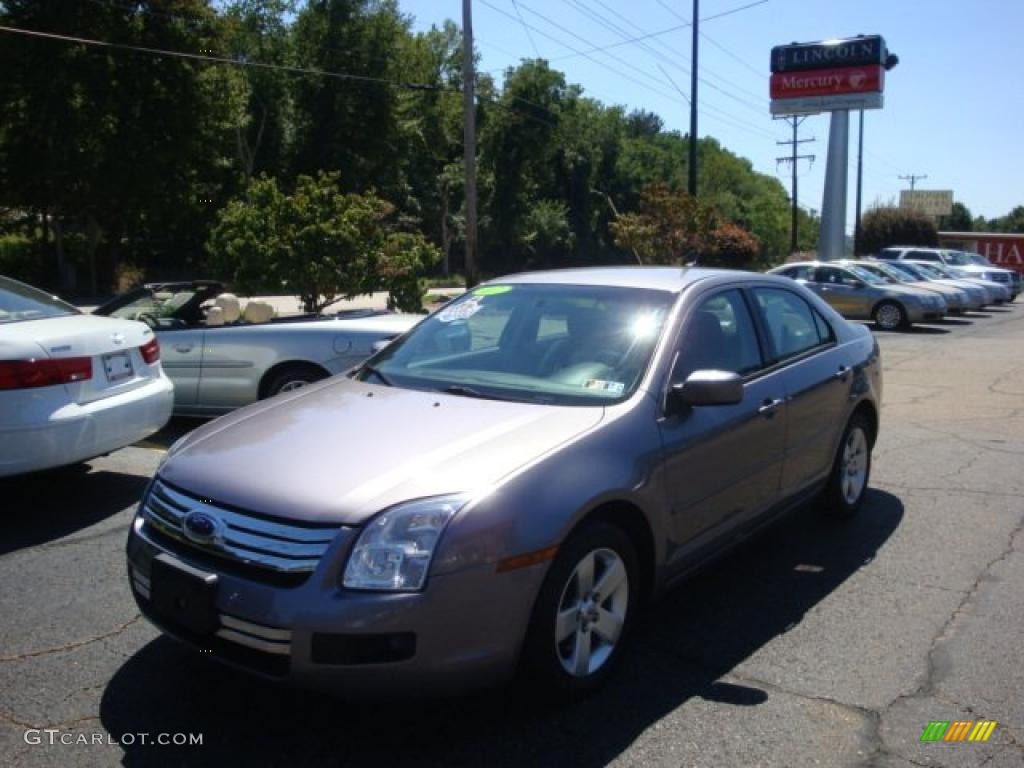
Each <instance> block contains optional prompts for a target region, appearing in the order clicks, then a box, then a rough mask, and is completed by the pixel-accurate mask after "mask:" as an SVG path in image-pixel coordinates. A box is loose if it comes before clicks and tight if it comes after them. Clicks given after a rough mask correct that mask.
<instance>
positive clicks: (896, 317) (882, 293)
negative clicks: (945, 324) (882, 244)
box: [770, 261, 947, 331]
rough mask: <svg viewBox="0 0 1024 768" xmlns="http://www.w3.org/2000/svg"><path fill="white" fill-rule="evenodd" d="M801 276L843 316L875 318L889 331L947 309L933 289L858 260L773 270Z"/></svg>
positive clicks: (938, 315) (799, 278)
mask: <svg viewBox="0 0 1024 768" xmlns="http://www.w3.org/2000/svg"><path fill="white" fill-rule="evenodd" d="M770 272H771V273H772V274H776V275H784V276H786V277H790V278H792V279H794V280H797V281H799V282H801V283H803V284H804V285H806V286H807V287H808V288H810V289H811V290H812V291H814V292H815V293H816V294H818V295H819V296H821V298H823V299H824V300H825V301H827V302H828V303H829V305H831V307H832V308H833V309H834V310H836V311H837V312H838V313H839V314H841V315H842V316H843V317H845V318H848V319H850V320H874V321H875V325H877V326H878V327H879V328H881V329H882V330H885V331H891V330H895V329H897V328H906V327H908V326H910V325H911V324H913V323H919V322H921V321H923V320H937V319H939V318H941V317H942V316H943V315H944V314H946V311H947V305H946V302H945V300H944V299H943V298H942V297H940V296H936V295H935V294H934V293H932V292H930V291H922V290H920V289H917V288H914V287H912V286H907V285H900V284H896V283H894V282H893V281H887V280H885V279H883V278H880V277H879V276H878V275H876V274H874V273H873V272H869V271H866V270H863V269H861V268H860V267H859V266H857V265H856V264H850V263H842V264H840V263H836V262H826V261H803V262H795V263H790V264H785V265H783V266H781V267H776V268H775V269H772V270H770Z"/></svg>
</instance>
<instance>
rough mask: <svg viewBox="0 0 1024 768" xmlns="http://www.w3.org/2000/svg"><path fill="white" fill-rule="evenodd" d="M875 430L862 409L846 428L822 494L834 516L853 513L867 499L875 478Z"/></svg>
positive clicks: (858, 509) (825, 504) (826, 508)
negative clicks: (870, 485)
mask: <svg viewBox="0 0 1024 768" xmlns="http://www.w3.org/2000/svg"><path fill="white" fill-rule="evenodd" d="M871 431H872V430H871V423H870V422H869V421H868V419H867V417H866V416H864V415H863V414H860V413H855V414H854V415H853V416H852V417H851V418H850V421H849V422H848V423H847V424H846V429H845V430H843V439H842V440H840V441H839V448H838V450H837V451H836V457H835V460H834V461H833V463H832V475H831V476H830V477H829V481H828V485H827V486H826V487H825V491H824V492H823V494H822V498H821V501H822V505H823V507H824V509H825V511H826V513H827V514H828V515H829V516H830V517H835V518H840V519H842V518H848V517H853V516H854V515H856V514H857V512H858V511H860V508H861V506H862V505H863V503H864V497H865V496H866V495H867V490H868V482H869V481H870V480H871V448H872V443H871V441H872V436H871Z"/></svg>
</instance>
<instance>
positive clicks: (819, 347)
mask: <svg viewBox="0 0 1024 768" xmlns="http://www.w3.org/2000/svg"><path fill="white" fill-rule="evenodd" d="M752 294H753V296H754V302H753V303H754V306H755V307H756V311H757V312H758V314H759V317H760V319H761V321H762V323H763V324H764V328H765V330H766V335H767V337H768V340H767V341H768V345H769V347H770V349H769V352H768V357H769V360H768V362H769V364H771V365H774V366H776V368H777V370H778V371H779V372H780V374H781V375H782V378H783V382H784V385H785V392H786V399H787V434H786V452H785V457H784V458H783V466H782V482H781V495H782V496H783V497H786V496H791V495H793V494H794V493H797V492H799V491H801V490H803V489H804V488H806V487H807V486H808V485H810V484H811V483H813V482H814V481H816V480H818V479H820V478H821V477H822V476H823V475H824V474H826V473H827V472H828V471H829V469H830V468H831V466H832V460H833V451H834V448H835V441H836V440H837V438H838V433H839V431H840V430H842V429H843V427H844V424H843V423H842V420H843V418H844V416H845V414H846V410H847V407H848V403H849V397H850V392H851V387H852V381H853V372H852V366H853V360H852V359H851V355H850V353H849V352H848V351H847V350H845V349H844V348H843V347H841V346H839V344H838V343H837V340H836V333H835V331H834V329H833V328H832V327H831V325H830V324H829V322H828V320H826V319H825V317H824V316H823V315H822V314H821V313H819V312H818V311H817V310H816V309H814V308H813V307H812V306H811V305H810V303H809V302H807V301H806V300H805V299H804V298H803V297H802V296H799V295H797V294H796V293H794V292H792V291H788V290H785V289H781V288H767V287H756V288H754V289H753V290H752Z"/></svg>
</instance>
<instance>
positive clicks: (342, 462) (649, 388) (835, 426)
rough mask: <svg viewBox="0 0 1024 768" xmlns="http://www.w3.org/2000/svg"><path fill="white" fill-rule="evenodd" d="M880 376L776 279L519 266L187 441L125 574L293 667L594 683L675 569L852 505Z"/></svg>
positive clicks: (192, 629) (241, 659)
mask: <svg viewBox="0 0 1024 768" xmlns="http://www.w3.org/2000/svg"><path fill="white" fill-rule="evenodd" d="M881 390H882V380H881V364H880V360H879V350H878V346H877V344H876V342H875V340H874V338H873V337H872V336H871V334H870V332H869V331H868V330H867V329H866V328H863V327H859V326H855V325H851V324H849V323H847V322H846V321H845V320H843V319H842V318H841V317H840V316H839V315H838V314H836V312H835V311H833V310H832V309H831V308H830V307H829V306H828V305H827V304H825V303H824V302H823V301H821V300H820V299H819V298H818V297H816V296H815V295H814V294H812V293H811V292H810V291H808V290H806V289H805V288H803V287H802V286H800V285H798V284H797V283H795V282H794V281H792V280H789V279H786V278H782V277H774V276H769V275H758V274H754V273H745V272H731V271H719V270H706V269H698V268H689V269H680V268H667V267H666V268H660V267H659V268H655V267H646V268H645V267H636V268H605V269H585V270H566V271H559V272H541V273H532V274H523V275H516V276H512V277H507V278H504V279H501V280H499V281H495V282H491V283H488V284H485V285H483V286H480V287H478V288H476V289H475V290H473V291H470V292H469V293H467V294H465V295H464V296H462V297H461V298H460V299H457V300H455V301H453V302H451V303H450V304H448V305H447V306H445V307H444V308H443V309H441V310H440V311H438V312H435V313H434V314H433V315H431V316H430V317H429V318H427V319H426V320H424V321H423V322H422V323H420V324H419V325H418V326H416V327H415V328H414V329H412V330H411V331H410V332H408V333H407V334H406V335H404V336H402V337H401V338H399V339H398V340H396V341H395V342H393V343H391V344H390V345H389V346H387V347H386V348H385V349H383V350H381V351H380V352H378V353H377V354H376V355H375V356H373V357H372V358H370V359H369V360H368V361H367V362H366V363H365V364H364V365H362V367H361V368H359V369H357V370H356V371H355V372H354V373H352V374H351V375H350V377H349V378H344V377H341V378H339V377H335V378H333V379H329V380H325V381H322V382H319V383H316V384H313V385H310V386H308V387H306V388H304V389H301V390H298V391H295V392H292V393H287V394H284V395H281V396H279V397H276V398H273V399H271V400H267V401H264V402H260V403H256V404H254V405H252V406H249V407H247V408H243V409H241V410H238V411H236V412H234V413H232V414H231V415H228V416H225V417H223V418H221V419H218V420H216V421H213V422H211V423H209V424H206V425H205V426H203V427H201V428H199V429H197V430H195V431H194V432H191V433H190V434H189V435H187V436H186V437H185V438H183V439H182V441H181V442H179V443H178V444H176V445H174V446H173V447H172V448H171V450H170V451H169V453H168V456H167V459H166V460H165V461H164V463H163V464H162V465H161V466H160V468H159V469H158V471H157V474H156V476H155V477H154V478H153V480H152V482H151V483H150V485H149V487H148V489H147V491H146V494H145V496H144V498H143V500H142V503H141V505H140V507H139V510H138V514H137V516H136V517H135V520H134V521H133V524H132V526H131V531H130V535H129V540H128V546H127V558H128V573H129V579H130V583H131V586H132V591H133V593H134V595H135V598H136V599H137V601H138V603H139V606H140V608H141V610H142V611H143V613H144V614H145V615H146V616H147V617H149V618H150V619H151V620H152V621H153V622H154V623H155V624H156V625H157V626H158V627H160V628H161V629H163V630H164V631H165V632H167V633H169V634H171V635H173V636H176V637H178V638H179V639H181V640H183V641H185V642H187V643H189V644H191V645H193V646H195V647H197V648H199V649H202V650H203V651H206V652H210V653H211V654H212V655H213V656H215V657H218V658H220V659H221V660H223V661H226V662H228V663H230V664H233V665H235V666H238V667H240V668H243V669H246V670H249V671H252V672H255V673H257V674H260V675H263V676H265V677H268V678H272V679H278V680H283V681H287V682H289V683H294V684H298V685H302V686H308V687H315V688H322V689H326V690H330V691H333V692H336V693H341V694H343V695H349V696H355V695H362V696H383V695H398V696H411V695H423V694H435V693H439V692H451V691H453V690H460V689H466V688H474V687H480V686H485V685H491V684H496V683H500V682H502V681H504V680H507V679H509V678H511V677H512V676H513V675H514V674H515V673H516V672H519V673H520V674H522V675H523V676H525V677H526V678H528V679H529V680H530V681H532V682H533V683H534V684H536V685H538V686H540V687H541V688H542V689H543V690H546V691H547V692H550V693H553V694H555V695H575V694H580V693H585V692H587V691H588V690H590V689H592V688H594V687H595V686H597V685H599V684H600V683H601V682H603V681H604V680H605V679H606V678H607V676H608V675H609V674H610V673H611V672H612V670H613V668H614V666H615V662H616V661H617V659H618V658H619V657H620V655H621V653H622V649H623V645H624V642H625V640H626V638H627V637H628V635H629V631H630V627H631V625H632V623H633V621H634V619H635V618H636V616H637V612H638V609H639V608H640V607H641V606H642V605H643V604H644V603H646V602H648V601H649V600H650V599H651V598H653V597H656V596H657V595H658V594H659V593H661V592H662V591H663V590H664V589H665V588H666V587H668V586H670V585H672V584H673V583H675V582H676V581H678V580H679V579H680V578H682V577H683V576H686V575H687V574H688V573H691V572H692V571H693V570H694V569H696V568H698V567H700V566H701V565H703V564H705V563H707V562H708V561H709V560H710V559H712V558H714V557H716V556H717V555H720V554H721V553H722V552H723V551H725V550H726V549H727V548H728V547H729V546H731V545H733V544H735V543H736V542H737V541H739V540H741V539H743V538H745V537H746V536H748V535H749V534H751V533H753V532H754V531H756V530H757V529H758V528H760V527H761V526H762V525H764V524H765V523H767V522H769V521H771V520H772V519H774V518H776V517H777V516H779V515H780V514H782V513H785V512H786V511H788V510H790V509H792V508H793V507H795V506H797V505H799V504H800V503H802V502H804V501H807V500H810V499H812V498H819V499H821V500H822V502H823V503H822V509H823V511H825V512H827V513H830V514H833V515H838V516H846V515H851V514H853V513H854V512H856V511H857V509H858V508H859V507H860V505H861V503H862V501H863V499H864V496H865V492H866V488H867V485H868V478H869V474H870V469H871V450H872V446H873V444H874V442H875V438H876V436H877V434H878V424H879V416H878V415H879V405H880V398H881Z"/></svg>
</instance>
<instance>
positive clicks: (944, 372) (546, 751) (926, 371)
mask: <svg viewBox="0 0 1024 768" xmlns="http://www.w3.org/2000/svg"><path fill="white" fill-rule="evenodd" d="M879 338H880V339H881V345H882V349H883V359H884V365H885V375H886V378H885V396H884V411H883V417H882V418H883V424H882V434H881V437H880V440H879V442H878V445H877V447H876V450H875V454H874V469H873V479H872V486H873V487H872V490H871V491H870V496H869V498H868V501H867V504H866V506H865V508H864V510H863V511H862V513H861V515H860V516H859V517H858V518H856V519H855V520H852V521H848V522H843V523H828V522H825V521H823V520H821V519H820V518H819V517H818V516H817V515H816V514H815V511H814V510H812V509H808V510H805V511H801V512H800V513H798V514H796V515H794V516H792V517H791V518H790V519H788V520H787V521H785V522H784V523H782V524H781V525H779V526H777V527H775V528H774V529H772V530H771V531H770V532H768V533H767V534H765V535H764V536H762V537H760V538H758V539H757V540H756V541H753V542H751V543H749V544H747V545H745V546H744V547H743V548H742V549H740V550H739V551H737V552H735V553H734V554H732V555H730V556H729V557H728V558H726V559H724V560H722V561H720V562H719V563H718V564H717V565H716V566H714V567H713V568H712V569H710V570H708V571H705V572H704V573H703V574H701V575H700V576H698V577H697V578H696V579H694V580H691V581H690V582H688V583H687V584H685V585H684V586H683V587H681V588H680V589H678V590H676V591H675V592H673V593H672V594H671V595H669V596H668V598H667V599H665V600H664V601H663V602H661V603H660V604H658V605H657V606H655V607H654V609H653V610H651V611H649V612H648V614H647V615H646V617H645V618H644V620H643V621H642V623H641V624H640V626H639V628H638V631H637V633H636V635H635V637H634V644H633V647H632V649H631V651H630V653H629V654H628V655H627V658H626V659H625V663H624V664H623V666H622V668H621V670H620V674H618V675H617V677H616V678H615V679H614V681H613V683H612V684H611V685H610V686H609V687H608V688H607V689H605V690H604V691H602V692H601V693H600V694H598V695H596V696H594V697H592V698H590V699H588V700H587V701H584V702H581V703H578V704H575V705H571V706H564V705H563V706H558V707H556V706H552V705H549V704H548V703H546V702H543V701H536V700H530V699H529V698H528V697H526V696H523V695H520V694H517V693H515V692H513V691H511V690H499V691H492V692H486V693H483V694H479V695H475V696H472V697H467V698H459V699H452V700H445V701H426V702H423V701H411V702H404V703H380V704H365V703H343V702H338V701H335V700H332V699H329V698H325V697H323V696H319V695H313V694H308V693H303V692H296V691H291V690H287V689H282V688H278V687H274V686H271V685H267V684H263V683H261V682H257V681H253V680H251V679H249V678H248V677H246V676H243V675H241V674H239V673H236V672H233V671H231V670H228V669H224V668H222V667H220V666H218V665H217V664H216V663H214V662H212V661H211V660H209V659H206V658H203V657H202V656H201V655H200V654H198V653H194V652H192V651H190V650H187V649H184V648H182V647H180V646H179V645H177V644H176V643H175V642H173V641H171V640H168V639H166V638H162V637H161V636H160V635H159V634H158V633H157V632H156V631H155V630H154V629H153V628H152V627H150V626H149V625H148V624H147V623H146V622H145V620H143V619H141V618H140V617H139V614H138V612H137V610H136V608H135V604H134V602H133V600H132V598H131V595H130V594H129V591H128V585H127V581H126V577H125V573H124V558H123V548H124V541H125V535H126V530H127V526H128V523H129V520H130V518H131V515H132V512H133V509H134V506H135V504H136V502H137V500H138V498H139V496H140V495H141V493H142V490H143V488H144V486H145V483H146V481H147V479H148V477H149V476H150V475H151V474H152V472H153V471H154V469H155V468H156V465H157V463H158V461H159V459H160V456H161V453H162V449H161V446H165V445H167V444H169V442H170V441H171V440H172V439H173V437H174V436H175V435H176V434H180V433H182V432H183V431H184V430H187V429H188V428H190V427H191V426H192V424H191V423H190V422H187V421H179V420H176V421H174V422H172V424H171V425H170V427H169V428H168V429H167V430H165V431H164V433H162V434H161V435H159V436H157V437H156V438H155V439H154V440H150V441H147V443H145V444H144V445H142V446H135V447H131V448H126V449H124V450H122V451H119V452H117V453H116V454H113V455H111V456H108V457H104V458H102V459H98V460H96V461H94V462H92V463H91V464H90V465H89V466H88V467H85V468H77V469H76V468H73V469H68V470H62V471H59V472H53V473H46V474H42V475H38V476H31V477H27V478H21V479H13V480H7V481H0V500H2V501H0V510H2V512H0V585H2V586H0V616H2V617H3V621H2V623H0V756H2V757H0V761H2V762H3V763H4V764H6V765H58V764H59V765H71V766H74V765H110V764H115V763H118V762H122V763H124V764H125V765H132V766H134V765H149V764H154V765H169V764H177V765H180V764H189V765H192V764H195V765H201V764H210V765H223V764H235V763H237V764H247V765H318V764H340V765H374V766H380V765H387V766H400V765H416V766H423V765H443V766H446V767H452V766H463V765H464V766H491V765H502V766H504V765H507V766H516V767H517V768H521V766H534V765H551V766H603V765H607V764H615V765H645V766H646V765H659V766H660V765H664V766H684V765H685V766H691V765H695V766H739V765H763V766H812V765H822V766H843V765H871V766H893V767H895V766H910V765H926V766H932V765H936V766H938V765H948V766H981V765H989V766H993V767H998V766H1020V765H1021V764H1022V763H1024V695H1022V694H1024V665H1022V664H1021V648H1022V638H1024V535H1022V534H1021V530H1022V527H1024V503H1022V501H1024V466H1022V465H1019V464H1017V462H1018V461H1024V305H1019V306H1018V305H1013V306H1011V307H1008V308H996V309H992V310H990V311H986V312H984V313H972V314H971V315H969V316H967V317H965V318H962V319H951V320H948V321H946V322H944V323H941V324H936V325H930V326H921V327H919V328H918V329H916V330H914V331H911V332H908V333H891V334H880V335H879ZM936 720H937V721H957V720H964V721H967V720H970V721H979V720H995V721H997V722H998V725H997V726H996V727H995V729H994V731H993V733H992V736H991V738H990V739H989V740H988V741H987V742H985V743H973V742H963V743H922V742H921V741H920V738H921V735H922V732H923V731H924V730H925V728H926V726H927V725H928V724H929V722H930V721H936ZM29 729H35V730H29ZM44 729H51V730H52V735H51V734H48V733H46V732H45V730H44ZM26 732H28V738H26ZM141 734H147V736H146V737H145V738H143V737H141ZM158 734H201V735H202V741H203V743H202V745H193V746H184V747H177V746H171V745H159V744H154V743H145V742H152V741H153V740H156V739H157V737H158ZM82 737H84V739H83V738H82ZM62 740H63V741H65V742H72V743H64V744H62V743H61V741H62ZM83 740H84V741H87V742H89V743H81V742H82V741H83ZM34 741H39V742H41V743H30V742H34ZM50 741H54V742H55V743H52V744H51V743H50ZM93 742H100V743H93Z"/></svg>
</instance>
